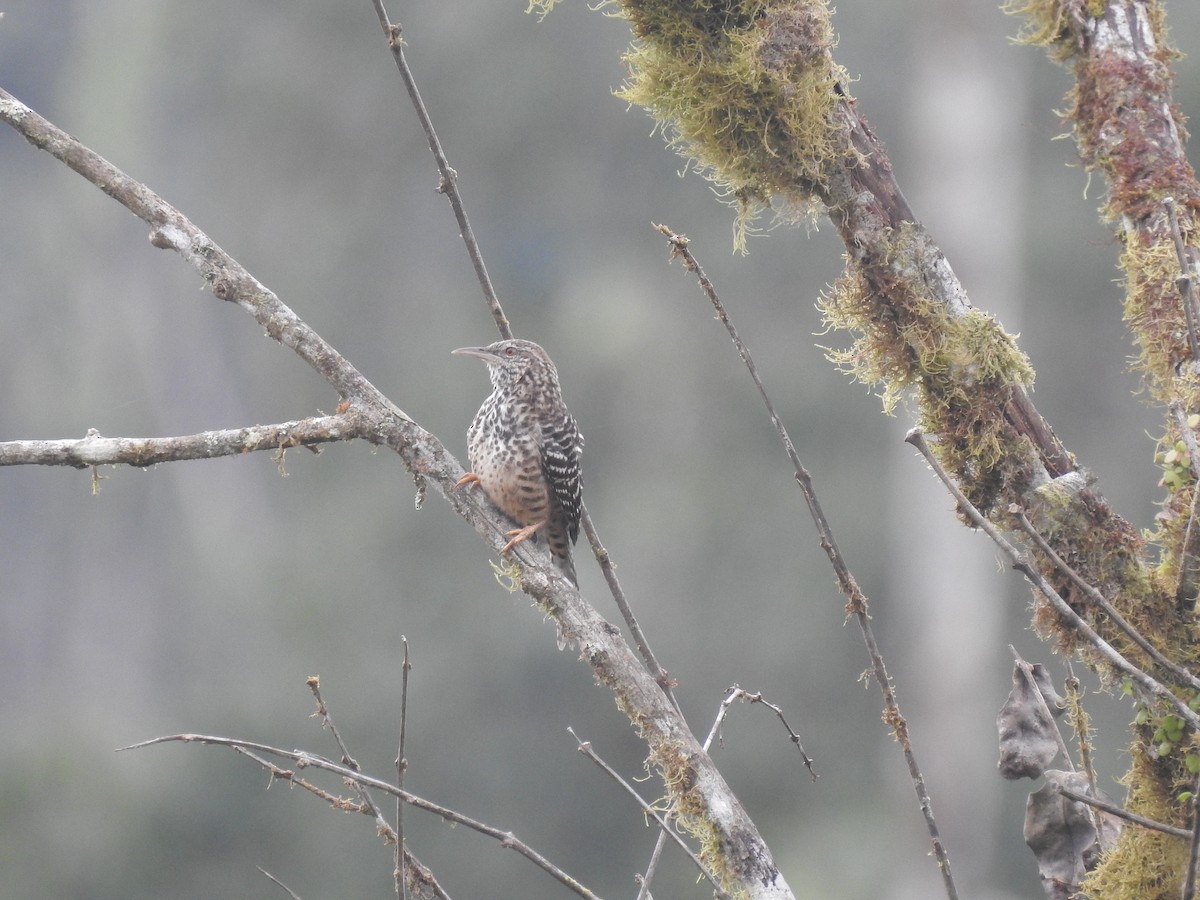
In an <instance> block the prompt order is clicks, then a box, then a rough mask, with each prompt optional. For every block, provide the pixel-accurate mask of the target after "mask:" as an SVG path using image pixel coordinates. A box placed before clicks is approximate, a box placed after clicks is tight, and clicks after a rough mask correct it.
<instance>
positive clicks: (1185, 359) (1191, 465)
mask: <svg viewBox="0 0 1200 900" xmlns="http://www.w3.org/2000/svg"><path fill="white" fill-rule="evenodd" d="M1009 9H1010V11H1012V12H1014V13H1017V14H1019V15H1021V16H1023V17H1024V22H1025V24H1024V28H1023V31H1022V37H1023V38H1024V39H1025V40H1026V41H1028V42H1029V43H1034V44H1040V45H1042V46H1045V47H1047V48H1048V49H1049V50H1050V52H1051V54H1052V56H1054V57H1055V58H1056V59H1058V60H1059V61H1061V62H1063V63H1065V64H1067V65H1069V66H1070V67H1071V69H1072V72H1073V74H1074V77H1075V85H1074V87H1073V88H1072V89H1071V91H1070V93H1069V94H1068V98H1067V101H1068V103H1067V111H1066V113H1065V114H1064V115H1065V116H1066V118H1067V120H1068V121H1069V122H1070V123H1071V126H1072V129H1073V132H1074V136H1075V140H1076V144H1077V146H1078V149H1079V154H1080V157H1081V158H1082V160H1083V163H1084V165H1085V167H1086V168H1087V169H1088V170H1089V171H1092V172H1096V173H1098V174H1101V175H1103V176H1104V178H1105V182H1106V185H1107V188H1108V190H1107V197H1106V201H1105V204H1104V206H1103V209H1102V214H1103V216H1104V218H1105V219H1106V220H1108V221H1110V222H1111V223H1113V225H1114V226H1115V228H1116V231H1117V234H1118V236H1119V237H1120V238H1121V239H1122V240H1123V242H1124V248H1125V249H1124V252H1123V253H1122V255H1121V259H1120V265H1121V268H1122V270H1123V271H1124V272H1125V319H1126V322H1127V323H1128V324H1129V328H1130V330H1131V332H1132V334H1133V338H1134V340H1135V341H1136V342H1137V345H1138V348H1139V353H1138V357H1137V360H1136V363H1135V365H1136V367H1137V368H1138V369H1139V370H1140V371H1141V372H1142V374H1143V379H1144V382H1145V384H1146V387H1147V391H1148V393H1149V394H1150V396H1151V397H1153V398H1154V399H1155V400H1157V401H1159V402H1161V403H1163V404H1164V406H1168V407H1170V408H1171V410H1172V411H1173V412H1172V414H1171V415H1168V416H1167V418H1166V422H1165V426H1164V436H1163V438H1162V447H1161V449H1160V453H1159V457H1158V458H1159V461H1160V463H1161V464H1162V465H1163V468H1164V477H1163V485H1164V486H1165V487H1166V489H1167V492H1168V493H1167V497H1166V500H1165V502H1164V505H1163V511H1162V512H1161V513H1160V514H1159V517H1158V520H1159V523H1160V524H1159V530H1158V533H1157V534H1156V535H1154V536H1153V546H1155V547H1156V548H1157V550H1158V552H1159V561H1158V565H1157V567H1156V568H1155V569H1154V570H1153V571H1152V573H1151V576H1152V577H1151V579H1150V581H1149V583H1147V584H1143V585H1141V588H1142V589H1141V590H1140V591H1139V592H1138V594H1139V596H1140V597H1141V598H1142V599H1143V600H1145V601H1146V602H1145V603H1144V604H1143V605H1142V606H1141V607H1140V609H1139V613H1140V615H1139V626H1140V627H1141V628H1142V629H1143V630H1144V632H1146V633H1152V634H1153V635H1154V638H1155V639H1156V643H1158V644H1159V645H1160V646H1161V647H1163V648H1164V649H1165V651H1166V652H1167V654H1168V655H1169V656H1171V657H1172V658H1173V659H1175V660H1177V661H1179V662H1180V663H1182V664H1184V665H1188V666H1193V665H1194V663H1195V662H1196V658H1197V648H1196V641H1195V615H1194V605H1195V587H1194V584H1193V578H1192V577H1190V576H1189V574H1188V573H1190V572H1192V571H1193V569H1194V559H1193V557H1194V556H1195V553H1196V548H1197V543H1196V538H1195V535H1196V533H1197V529H1198V527H1200V523H1197V522H1196V521H1195V518H1196V496H1195V486H1196V478H1195V471H1196V468H1195V462H1196V460H1195V458H1194V457H1195V454H1194V452H1193V449H1192V448H1194V447H1195V443H1196V442H1195V436H1194V434H1193V429H1194V427H1195V421H1196V419H1195V414H1196V413H1197V412H1198V411H1200V366H1198V363H1197V349H1196V346H1195V338H1194V335H1195V323H1194V321H1191V322H1189V319H1192V320H1194V319H1195V316H1196V310H1195V309H1191V310H1189V309H1188V304H1190V303H1192V302H1193V296H1192V294H1191V292H1190V291H1189V290H1188V289H1187V288H1188V283H1187V281H1184V283H1183V288H1184V289H1183V290H1181V285H1180V283H1179V280H1180V277H1181V276H1184V275H1186V276H1187V277H1188V278H1189V279H1194V277H1195V271H1194V270H1195V259H1196V256H1195V253H1196V250H1195V247H1196V244H1197V239H1196V230H1195V217H1196V214H1197V212H1200V185H1197V183H1196V179H1195V173H1194V172H1193V170H1192V168H1191V166H1190V165H1188V162H1187V159H1186V157H1185V155H1184V148H1183V141H1184V138H1185V131H1184V128H1183V122H1182V119H1181V117H1180V115H1179V114H1178V112H1177V111H1176V110H1175V108H1174V106H1173V104H1172V100H1171V84H1172V76H1171V71H1170V67H1169V65H1170V61H1171V59H1172V58H1173V57H1174V56H1175V51H1174V50H1172V49H1171V47H1170V46H1169V44H1168V43H1167V39H1166V29H1165V24H1164V13H1163V10H1162V8H1161V6H1160V5H1159V3H1157V2H1155V0H1149V2H1130V0H1119V2H1090V3H1066V2H1047V0H1029V2H1022V3H1013V4H1010V6H1009ZM1189 335H1191V337H1189ZM1143 718H1145V719H1146V721H1145V722H1143V723H1141V724H1140V725H1139V726H1138V727H1137V729H1136V730H1135V735H1134V745H1133V752H1132V758H1133V764H1132V767H1131V769H1130V771H1129V774H1128V775H1127V776H1126V782H1127V784H1128V786H1129V794H1130V796H1129V804H1128V805H1129V807H1130V809H1133V810H1135V811H1137V812H1140V813H1142V814H1145V815H1149V816H1154V817H1156V818H1159V819H1161V820H1163V821H1170V822H1174V823H1176V824H1187V818H1188V811H1187V809H1186V808H1185V806H1184V804H1182V803H1181V802H1180V800H1179V795H1180V793H1181V792H1182V791H1185V790H1191V789H1192V786H1193V782H1194V775H1193V774H1192V773H1191V772H1190V771H1189V770H1188V767H1187V765H1186V762H1187V758H1188V754H1185V753H1183V752H1172V750H1173V746H1172V744H1174V743H1182V744H1185V745H1186V744H1193V745H1194V743H1195V742H1196V736H1195V735H1187V736H1184V738H1183V740H1181V741H1179V742H1169V743H1167V744H1166V745H1164V743H1163V742H1162V741H1160V740H1157V739H1156V733H1159V732H1161V731H1162V728H1161V722H1160V720H1159V718H1158V717H1154V716H1149V717H1143ZM1186 857H1187V854H1186V846H1185V845H1183V844H1182V842H1179V841H1172V840H1171V839H1170V838H1166V837H1164V836H1162V835H1158V834H1153V833H1149V832H1145V831H1142V830H1140V829H1130V830H1128V831H1126V833H1125V836H1124V837H1123V839H1122V840H1121V841H1120V843H1119V844H1118V846H1117V847H1116V849H1115V850H1114V851H1113V852H1112V853H1111V854H1109V856H1108V857H1107V858H1106V859H1105V861H1104V862H1103V863H1102V865H1101V866H1100V867H1099V868H1098V869H1097V870H1096V871H1095V872H1094V873H1093V875H1092V877H1091V878H1090V879H1089V881H1088V882H1087V884H1086V885H1085V890H1086V892H1087V893H1088V895H1089V896H1093V897H1104V898H1127V897H1128V898H1132V897H1137V898H1158V897H1164V898H1165V897H1176V896H1178V895H1179V884H1180V883H1181V881H1182V876H1183V873H1184V871H1185V868H1186V865H1187V858H1186Z"/></svg>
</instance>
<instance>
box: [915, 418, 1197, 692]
mask: <svg viewBox="0 0 1200 900" xmlns="http://www.w3.org/2000/svg"><path fill="white" fill-rule="evenodd" d="M910 443H911V441H910ZM1009 511H1010V512H1012V513H1013V514H1014V515H1015V516H1016V518H1017V524H1018V525H1020V526H1021V530H1022V531H1024V532H1025V533H1026V534H1027V535H1029V536H1030V537H1031V538H1032V539H1033V542H1034V543H1035V544H1036V545H1037V548H1038V549H1039V550H1041V551H1042V552H1043V553H1044V554H1046V556H1047V557H1049V559H1050V562H1052V563H1054V566H1055V568H1057V569H1058V570H1059V571H1060V572H1062V573H1063V574H1064V575H1066V576H1067V577H1068V578H1070V579H1071V582H1072V583H1073V584H1074V585H1075V586H1076V587H1077V588H1079V589H1080V590H1081V591H1083V592H1084V594H1086V595H1087V598H1088V600H1090V601H1091V602H1092V603H1094V604H1095V605H1096V606H1097V607H1099V608H1100V609H1101V610H1102V611H1103V612H1104V614H1105V615H1106V616H1108V617H1109V619H1111V620H1112V622H1113V624H1114V625H1116V626H1117V627H1118V628H1120V629H1121V631H1123V632H1124V633H1125V636H1126V637H1128V638H1129V639H1130V640H1131V641H1133V642H1134V643H1135V644H1137V645H1138V646H1139V647H1140V648H1142V650H1144V651H1145V652H1146V655H1147V656H1149V657H1150V658H1151V659H1152V660H1154V662H1155V663H1157V664H1158V665H1159V666H1161V667H1162V668H1164V669H1166V670H1167V671H1168V672H1170V673H1172V674H1173V675H1175V676H1176V677H1177V678H1179V679H1180V680H1181V681H1182V682H1183V683H1185V684H1187V685H1189V686H1190V687H1193V688H1196V689H1197V690H1200V678H1197V677H1196V676H1195V675H1193V674H1192V673H1191V672H1189V671H1188V670H1187V669H1185V668H1184V667H1183V666H1181V665H1179V664H1178V663H1176V662H1174V661H1173V660H1170V659H1168V658H1167V657H1166V656H1164V655H1163V654H1162V653H1160V652H1159V651H1158V648H1156V647H1155V646H1154V645H1153V644H1151V643H1150V642H1149V641H1148V640H1146V639H1145V638H1144V637H1142V635H1141V633H1140V632H1139V631H1138V630H1137V629H1136V628H1134V627H1133V626H1132V625H1131V624H1129V622H1128V621H1127V620H1126V618H1125V617H1124V616H1122V615H1121V614H1120V613H1119V612H1117V610H1116V608H1115V607H1114V606H1113V605H1112V604H1111V603H1109V602H1108V600H1107V598H1105V596H1104V595H1103V594H1101V593H1100V591H1099V590H1098V589H1097V588H1096V587H1095V586H1094V585H1092V584H1089V583H1088V582H1087V581H1086V580H1084V578H1083V576H1082V575H1080V574H1079V573H1078V572H1076V571H1075V570H1074V569H1073V568H1072V567H1071V566H1070V564H1069V563H1067V561H1066V560H1065V559H1063V558H1062V557H1061V556H1059V555H1058V553H1057V552H1056V551H1055V549H1054V548H1053V547H1051V546H1050V543H1049V542H1048V541H1047V540H1046V539H1045V538H1044V537H1042V534H1041V532H1039V531H1038V530H1037V529H1036V528H1035V527H1034V526H1033V523H1032V522H1030V521H1029V518H1028V517H1027V516H1026V515H1025V511H1024V510H1023V509H1020V508H1019V507H1015V506H1014V507H1010V509H1009Z"/></svg>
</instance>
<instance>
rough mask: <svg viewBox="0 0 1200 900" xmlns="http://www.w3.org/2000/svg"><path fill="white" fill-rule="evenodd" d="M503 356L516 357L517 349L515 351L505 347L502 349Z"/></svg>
mask: <svg viewBox="0 0 1200 900" xmlns="http://www.w3.org/2000/svg"><path fill="white" fill-rule="evenodd" d="M504 355H505V356H516V355H517V349H516V348H515V347H505V348H504Z"/></svg>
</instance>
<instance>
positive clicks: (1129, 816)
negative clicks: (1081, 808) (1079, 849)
mask: <svg viewBox="0 0 1200 900" xmlns="http://www.w3.org/2000/svg"><path fill="white" fill-rule="evenodd" d="M1056 790H1057V791H1058V792H1059V793H1060V794H1062V795H1063V796H1064V797H1066V798H1067V799H1068V800H1077V801H1078V802H1080V803H1085V804H1087V805H1088V806H1092V807H1095V808H1096V809H1100V810H1103V811H1104V812H1106V813H1110V814H1111V815H1114V816H1116V817H1117V818H1119V819H1124V820H1125V821H1127V822H1132V823H1133V824H1135V825H1141V826H1142V827H1143V828H1149V829H1151V830H1153V831H1161V832H1162V833H1163V834H1169V835H1172V836H1174V837H1180V838H1188V837H1191V836H1192V832H1191V830H1190V829H1188V828H1176V827H1175V826H1174V825H1164V824H1163V823H1162V822H1155V821H1154V820H1153V819H1147V818H1146V817H1145V816H1139V815H1138V814H1137V813H1131V812H1130V811H1129V810H1127V809H1125V808H1124V807H1121V806H1117V805H1116V804H1115V803H1108V802H1107V801H1104V800H1100V799H1099V798H1097V797H1088V796H1086V795H1085V794H1080V793H1078V792H1076V791H1073V790H1071V789H1070V788H1065V787H1063V786H1062V785H1058V786H1057V787H1056Z"/></svg>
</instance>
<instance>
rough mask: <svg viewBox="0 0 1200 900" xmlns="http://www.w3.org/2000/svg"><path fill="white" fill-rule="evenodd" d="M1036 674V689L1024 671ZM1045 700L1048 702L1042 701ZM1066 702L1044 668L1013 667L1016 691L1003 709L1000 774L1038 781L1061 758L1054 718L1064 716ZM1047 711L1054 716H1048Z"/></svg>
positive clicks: (999, 722) (1013, 691)
mask: <svg viewBox="0 0 1200 900" xmlns="http://www.w3.org/2000/svg"><path fill="white" fill-rule="evenodd" d="M1023 667H1024V669H1025V671H1029V672H1031V673H1032V675H1033V681H1034V684H1036V685H1037V687H1036V689H1035V688H1034V686H1033V685H1032V684H1030V682H1029V679H1028V678H1026V677H1025V674H1024V672H1023V671H1022V668H1023ZM1039 692H1040V694H1041V698H1045V703H1044V704H1043V703H1042V702H1041V698H1039V696H1038V695H1039ZM1065 705H1066V704H1065V701H1064V700H1063V698H1062V697H1060V696H1059V695H1058V693H1057V692H1056V691H1055V690H1054V685H1053V684H1052V683H1051V681H1050V676H1049V675H1048V674H1047V673H1046V669H1045V667H1044V666H1041V665H1033V666H1030V665H1028V664H1026V663H1021V662H1018V663H1016V664H1015V665H1014V666H1013V689H1012V692H1011V693H1010V694H1009V695H1008V699H1007V700H1006V701H1004V706H1002V707H1000V714H999V715H998V716H997V717H996V727H997V728H999V730H1000V761H999V763H997V767H998V768H999V769H1000V774H1001V776H1003V777H1004V778H1007V779H1009V780H1015V779H1017V778H1037V777H1038V776H1040V775H1041V774H1042V772H1044V771H1045V769H1046V766H1048V765H1050V763H1051V761H1052V760H1053V759H1054V757H1055V756H1057V755H1058V749H1059V739H1058V729H1057V726H1056V725H1055V724H1054V719H1055V718H1057V717H1058V716H1061V715H1062V714H1063V711H1064V708H1065ZM1047 708H1048V709H1049V711H1050V715H1049V716H1047V715H1046V710H1047Z"/></svg>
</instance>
